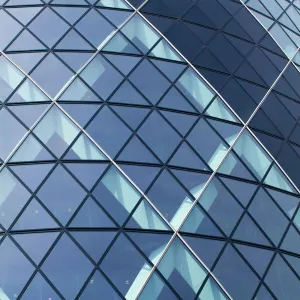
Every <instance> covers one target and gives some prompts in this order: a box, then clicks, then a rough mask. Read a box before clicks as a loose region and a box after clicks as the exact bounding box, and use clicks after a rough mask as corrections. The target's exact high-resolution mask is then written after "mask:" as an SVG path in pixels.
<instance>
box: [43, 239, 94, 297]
mask: <svg viewBox="0 0 300 300" xmlns="http://www.w3.org/2000/svg"><path fill="white" fill-rule="evenodd" d="M41 269H42V271H43V273H44V274H45V275H46V276H47V277H48V278H49V279H50V280H51V281H52V283H53V284H54V286H55V287H56V288H57V289H58V290H59V291H60V292H61V293H62V295H63V298H65V299H75V298H76V295H77V294H78V293H79V291H80V289H81V287H82V286H83V285H84V283H85V282H86V280H87V279H88V277H89V275H90V274H91V272H92V271H93V269H94V266H93V264H92V263H91V262H90V260H89V259H88V258H87V257H86V256H85V255H84V254H83V252H82V251H81V250H80V249H79V248H78V247H77V245H75V243H74V242H73V241H72V240H71V239H70V238H69V237H68V235H67V234H64V235H63V236H62V237H61V238H60V239H59V240H58V242H57V243H56V244H55V247H54V248H53V249H52V251H51V253H50V254H49V256H48V257H47V259H46V260H45V262H44V263H43V265H42V267H41ZM75 282H76V284H74V283H75Z"/></svg>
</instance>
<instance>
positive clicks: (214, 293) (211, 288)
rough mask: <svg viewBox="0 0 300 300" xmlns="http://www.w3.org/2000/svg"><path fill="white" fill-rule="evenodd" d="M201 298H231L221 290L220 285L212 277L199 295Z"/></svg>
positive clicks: (220, 299)
mask: <svg viewBox="0 0 300 300" xmlns="http://www.w3.org/2000/svg"><path fill="white" fill-rule="evenodd" d="M198 299H199V300H206V299H218V300H228V299H229V298H228V297H227V296H225V293H224V292H223V291H222V290H221V288H220V286H219V285H217V283H216V281H215V280H214V279H213V278H212V277H210V278H209V279H208V280H207V281H206V283H205V285H204V287H203V288H202V291H201V293H200V295H199V297H198Z"/></svg>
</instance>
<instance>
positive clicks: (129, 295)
mask: <svg viewBox="0 0 300 300" xmlns="http://www.w3.org/2000/svg"><path fill="white" fill-rule="evenodd" d="M124 257H126V259H124ZM100 268H101V269H102V270H103V272H104V273H105V274H106V275H107V276H108V278H109V279H110V280H111V281H112V282H113V284H114V285H115V286H116V287H117V288H118V289H119V291H120V292H121V293H122V295H124V297H125V298H126V299H136V298H137V295H138V292H139V290H140V288H141V286H142V285H143V283H144V282H145V281H146V279H147V277H148V276H149V275H150V271H151V267H150V265H149V264H148V262H147V261H146V260H145V258H144V257H143V256H142V255H141V254H140V253H139V251H138V250H137V249H136V248H135V247H134V246H133V245H132V243H131V242H129V240H128V239H127V238H126V237H125V236H124V235H123V234H120V235H119V237H118V239H117V240H116V241H115V243H114V244H113V246H112V247H111V248H110V251H109V252H108V253H107V254H106V256H105V258H104V260H103V261H102V263H101V265H100Z"/></svg>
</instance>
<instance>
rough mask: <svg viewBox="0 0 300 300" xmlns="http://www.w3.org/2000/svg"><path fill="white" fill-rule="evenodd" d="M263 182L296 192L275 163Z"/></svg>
mask: <svg viewBox="0 0 300 300" xmlns="http://www.w3.org/2000/svg"><path fill="white" fill-rule="evenodd" d="M264 183H265V184H268V185H271V186H274V187H277V188H279V189H282V190H285V191H288V192H292V193H296V190H295V189H294V187H293V186H292V185H291V183H290V182H289V181H288V179H287V178H286V177H285V175H284V174H283V173H282V171H281V170H280V169H279V168H278V166H277V165H276V164H275V163H274V164H273V166H272V168H271V169H270V171H269V173H268V175H267V177H266V178H265V180H264Z"/></svg>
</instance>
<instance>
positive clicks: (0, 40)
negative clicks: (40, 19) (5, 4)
mask: <svg viewBox="0 0 300 300" xmlns="http://www.w3.org/2000/svg"><path fill="white" fill-rule="evenodd" d="M1 8H2V7H1ZM0 19H1V35H0V36H1V37H0V48H1V49H2V50H4V49H5V48H6V47H7V45H8V44H10V43H11V41H12V40H13V39H14V38H15V37H16V36H17V35H18V34H19V32H20V31H21V30H22V29H23V26H22V25H20V24H19V23H18V22H17V21H16V20H14V19H13V17H11V16H10V15H9V14H8V13H6V12H5V10H4V9H1V11H0ZM7 28H9V32H8V31H7V30H6V29H7Z"/></svg>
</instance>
